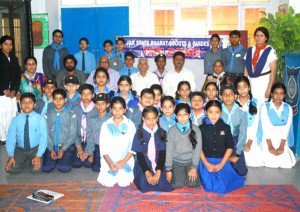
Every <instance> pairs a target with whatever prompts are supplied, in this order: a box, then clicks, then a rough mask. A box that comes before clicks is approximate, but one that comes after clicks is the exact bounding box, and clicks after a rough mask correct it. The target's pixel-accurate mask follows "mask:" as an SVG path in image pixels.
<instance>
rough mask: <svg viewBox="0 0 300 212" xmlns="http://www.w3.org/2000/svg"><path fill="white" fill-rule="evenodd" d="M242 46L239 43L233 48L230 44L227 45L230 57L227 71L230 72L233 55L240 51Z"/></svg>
mask: <svg viewBox="0 0 300 212" xmlns="http://www.w3.org/2000/svg"><path fill="white" fill-rule="evenodd" d="M243 48H244V47H243V46H242V45H241V44H239V46H238V47H237V48H236V49H235V50H233V48H232V46H229V47H228V51H229V52H230V53H231V59H230V63H229V71H230V72H231V71H232V67H233V62H234V58H235V55H236V54H237V53H238V52H239V51H241V50H242V49H243Z"/></svg>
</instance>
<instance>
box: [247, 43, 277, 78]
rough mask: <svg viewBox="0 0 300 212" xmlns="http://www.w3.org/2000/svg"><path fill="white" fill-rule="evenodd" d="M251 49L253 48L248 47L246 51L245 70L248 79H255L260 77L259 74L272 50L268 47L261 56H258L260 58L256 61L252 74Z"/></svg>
mask: <svg viewBox="0 0 300 212" xmlns="http://www.w3.org/2000/svg"><path fill="white" fill-rule="evenodd" d="M252 48H253V47H250V48H249V49H248V50H247V55H246V68H247V71H248V75H249V77H252V78H257V77H259V76H260V74H261V72H262V70H263V68H264V66H265V64H266V62H267V59H268V55H269V53H270V51H271V49H272V48H271V47H270V46H269V47H267V48H266V49H265V50H264V52H263V53H262V55H261V56H260V58H259V59H258V61H257V65H256V70H255V72H253V66H252Z"/></svg>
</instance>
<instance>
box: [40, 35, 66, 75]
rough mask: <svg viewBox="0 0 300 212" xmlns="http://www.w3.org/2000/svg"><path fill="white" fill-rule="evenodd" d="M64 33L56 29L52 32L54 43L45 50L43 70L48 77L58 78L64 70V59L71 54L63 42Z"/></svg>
mask: <svg viewBox="0 0 300 212" xmlns="http://www.w3.org/2000/svg"><path fill="white" fill-rule="evenodd" d="M63 38H64V34H63V32H62V31H61V30H59V29H56V30H54V31H53V32H52V43H51V45H48V46H47V47H46V48H45V49H44V52H43V71H44V74H45V75H46V77H47V78H52V79H56V76H57V74H58V72H59V71H62V70H64V65H63V60H64V58H65V57H66V56H67V55H68V54H69V51H68V49H67V48H66V47H65V46H64V45H63V44H62V41H63Z"/></svg>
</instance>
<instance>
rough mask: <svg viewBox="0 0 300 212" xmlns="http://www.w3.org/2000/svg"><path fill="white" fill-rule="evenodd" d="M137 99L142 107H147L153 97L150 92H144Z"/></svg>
mask: <svg viewBox="0 0 300 212" xmlns="http://www.w3.org/2000/svg"><path fill="white" fill-rule="evenodd" d="M139 100H140V103H141V105H142V106H143V107H147V106H151V105H153V102H154V97H153V95H152V94H150V93H145V94H144V95H143V96H141V97H140V98H139Z"/></svg>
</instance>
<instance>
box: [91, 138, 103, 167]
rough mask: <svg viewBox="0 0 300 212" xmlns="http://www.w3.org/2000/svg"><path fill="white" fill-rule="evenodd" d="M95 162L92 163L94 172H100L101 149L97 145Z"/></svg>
mask: <svg viewBox="0 0 300 212" xmlns="http://www.w3.org/2000/svg"><path fill="white" fill-rule="evenodd" d="M93 155H94V160H93V163H92V171H94V172H100V167H101V164H100V159H101V158H100V149H99V145H98V144H95V151H94V154H93Z"/></svg>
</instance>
